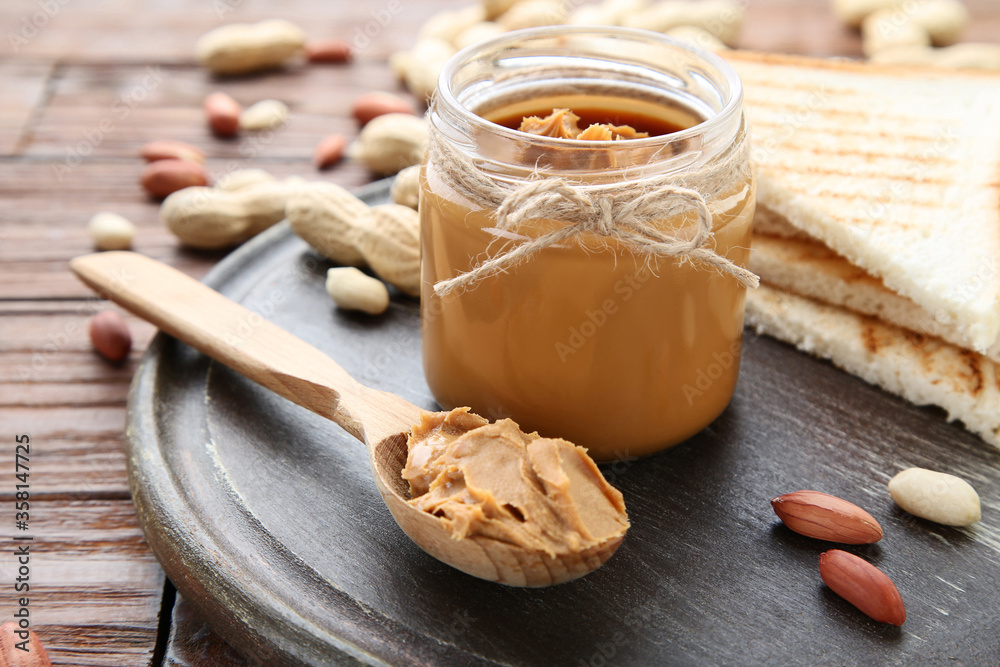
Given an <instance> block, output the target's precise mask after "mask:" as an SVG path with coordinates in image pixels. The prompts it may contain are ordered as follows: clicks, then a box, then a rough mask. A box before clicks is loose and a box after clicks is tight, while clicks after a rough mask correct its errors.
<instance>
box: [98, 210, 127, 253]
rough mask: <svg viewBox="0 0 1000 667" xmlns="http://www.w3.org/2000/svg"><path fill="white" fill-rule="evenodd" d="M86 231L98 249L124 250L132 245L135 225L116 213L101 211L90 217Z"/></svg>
mask: <svg viewBox="0 0 1000 667" xmlns="http://www.w3.org/2000/svg"><path fill="white" fill-rule="evenodd" d="M87 231H88V232H89V234H90V238H91V240H92V241H93V242H94V247H95V248H97V249H98V250H126V249H128V248H131V247H132V239H133V238H134V237H135V225H133V224H132V223H131V222H129V221H128V220H126V219H125V218H123V217H122V216H120V215H118V214H117V213H109V212H107V211H102V212H101V213H97V214H95V215H94V217H92V218H91V219H90V223H89V224H88V225H87Z"/></svg>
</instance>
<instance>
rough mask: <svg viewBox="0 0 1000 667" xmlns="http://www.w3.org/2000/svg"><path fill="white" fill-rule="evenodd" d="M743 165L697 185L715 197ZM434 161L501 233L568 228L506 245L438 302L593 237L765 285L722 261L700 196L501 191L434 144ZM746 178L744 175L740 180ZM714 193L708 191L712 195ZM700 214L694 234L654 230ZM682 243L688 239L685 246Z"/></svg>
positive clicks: (652, 187)
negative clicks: (539, 225) (542, 224)
mask: <svg viewBox="0 0 1000 667" xmlns="http://www.w3.org/2000/svg"><path fill="white" fill-rule="evenodd" d="M738 158H739V156H737V157H736V158H734V157H730V159H729V160H728V163H727V164H724V165H722V166H721V168H719V167H717V168H715V169H714V170H713V171H711V172H707V173H703V174H699V175H698V176H700V178H696V179H694V180H695V181H697V182H698V185H699V186H700V187H699V189H701V190H705V191H714V190H713V189H712V188H713V186H714V188H716V189H718V188H720V187H722V186H724V185H726V184H729V183H731V182H732V181H733V180H734V179H735V177H736V176H737V175H738V174H734V173H733V170H737V169H740V170H742V169H743V168H744V167H743V166H742V165H740V164H737V163H738V161H739V160H738ZM430 160H431V161H432V162H434V165H435V169H436V171H437V172H438V173H439V174H440V175H441V177H442V178H443V179H444V180H445V182H446V183H447V185H448V186H449V187H450V188H451V189H453V190H454V191H456V192H457V193H458V194H460V195H461V196H463V197H464V198H466V199H468V200H469V201H472V202H473V203H475V204H477V205H479V206H482V207H483V208H487V209H490V208H492V209H495V214H494V215H495V218H496V228H497V229H498V230H502V231H505V232H508V233H517V232H518V231H519V230H520V229H522V228H523V227H524V226H525V225H526V224H527V223H529V222H531V221H536V220H554V221H558V222H563V223H565V224H564V225H563V226H562V227H560V228H558V229H556V230H554V231H551V232H548V233H546V234H542V235H540V236H537V237H535V238H532V239H528V240H524V241H521V242H512V243H508V244H507V245H506V246H505V248H503V249H501V250H500V251H499V252H498V253H496V254H494V255H493V256H492V257H488V258H486V259H484V260H483V261H481V262H479V263H478V264H477V265H476V266H474V267H473V268H471V269H470V270H469V271H466V272H464V273H461V274H459V275H457V276H455V277H454V278H451V279H448V280H442V281H439V282H437V283H435V284H434V293H435V294H437V295H438V296H447V295H449V294H452V293H455V292H460V291H464V290H467V289H471V288H473V287H474V286H475V285H476V284H478V283H479V282H481V281H482V280H485V279H486V278H489V277H491V276H495V275H497V274H500V273H505V272H507V271H509V270H510V269H511V268H513V267H515V266H517V265H518V264H520V263H521V262H524V261H526V260H528V259H529V258H530V257H531V256H532V255H534V254H535V253H538V252H540V251H541V250H544V249H545V248H548V247H550V246H553V245H559V244H562V243H565V242H567V241H570V240H572V239H573V238H574V237H577V236H579V235H581V234H592V235H593V236H595V237H597V238H599V239H601V240H603V241H605V242H610V241H617V242H619V243H620V244H622V245H623V246H624V247H626V248H629V249H631V250H632V251H633V252H635V253H636V254H637V255H640V256H644V257H646V259H647V261H650V260H653V259H655V258H659V257H671V258H677V259H680V260H686V261H693V262H696V263H700V264H703V265H706V266H708V267H711V268H712V269H714V270H716V271H718V272H719V273H722V274H724V275H729V276H732V277H733V278H735V279H736V280H737V281H739V283H740V284H741V285H743V286H744V287H757V286H758V284H759V278H758V277H757V276H756V275H755V274H754V273H752V272H751V271H748V270H747V269H745V268H743V267H741V266H739V265H737V264H735V263H734V262H732V261H731V260H729V259H727V258H726V257H723V256H722V255H720V254H718V253H717V252H716V251H715V250H714V249H713V248H711V247H710V243H711V241H712V239H713V233H712V224H713V215H712V212H711V209H710V208H709V204H708V202H707V201H706V200H705V197H704V196H703V195H702V194H701V192H699V191H698V190H695V189H692V188H689V187H684V186H682V185H679V184H677V183H676V182H675V181H674V179H669V178H659V179H651V180H647V181H645V182H644V183H643V184H642V185H639V184H637V183H636V182H629V181H623V182H621V183H617V184H614V185H608V186H594V187H591V188H588V189H587V190H584V189H583V188H580V187H578V186H575V185H574V184H573V183H571V182H569V181H567V180H566V179H563V178H539V177H537V176H536V178H535V179H534V180H529V181H528V182H527V183H524V184H523V185H520V186H518V187H516V188H513V189H511V188H509V187H506V188H505V187H503V186H501V185H500V184H499V183H497V182H496V181H494V180H492V179H490V178H488V177H487V176H486V175H485V174H483V173H482V172H481V171H480V169H478V168H477V167H476V166H475V165H474V164H473V163H472V162H471V161H470V160H468V159H467V158H466V157H465V156H464V155H462V154H461V153H459V152H458V150H457V149H455V148H453V147H451V146H447V145H446V144H445V142H444V141H443V140H441V139H440V138H437V137H435V140H433V141H432V142H431V146H430ZM739 173H742V172H739ZM706 186H708V187H706ZM691 211H694V213H695V214H696V215H697V222H698V224H697V226H695V227H694V233H693V234H692V233H691V229H690V228H687V229H685V230H684V231H685V232H686V234H685V235H678V236H674V235H671V234H668V233H666V232H664V231H662V230H660V229H658V228H657V225H656V223H658V222H662V221H663V220H671V219H674V218H676V217H678V216H681V215H686V214H688V213H690V212H691ZM684 236H690V238H685V237H684Z"/></svg>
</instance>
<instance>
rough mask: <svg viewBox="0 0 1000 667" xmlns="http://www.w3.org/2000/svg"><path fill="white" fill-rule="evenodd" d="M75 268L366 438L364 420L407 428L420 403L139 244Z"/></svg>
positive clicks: (379, 427) (105, 292) (178, 334)
mask: <svg viewBox="0 0 1000 667" xmlns="http://www.w3.org/2000/svg"><path fill="white" fill-rule="evenodd" d="M70 269H71V270H72V271H73V272H74V273H75V274H76V275H77V276H78V277H79V278H80V279H81V280H83V282H85V283H86V284H87V285H89V286H90V287H91V288H93V289H94V290H95V291H97V292H98V293H99V294H100V295H101V296H103V297H106V298H108V299H111V300H112V301H114V302H115V303H117V304H119V305H120V306H122V307H123V308H125V309H126V310H128V311H130V312H132V313H133V314H135V315H138V316H139V317H141V318H142V319H144V320H146V321H148V322H151V323H152V324H155V325H156V326H157V327H159V328H160V329H161V330H163V331H165V332H166V333H168V334H170V335H171V336H173V337H175V338H177V339H179V340H181V341H183V342H185V343H187V344H188V345H190V346H191V347H193V348H195V349H196V350H198V351H200V352H203V353H204V354H206V355H208V356H209V357H211V358H212V359H215V360H216V361H219V362H221V363H223V364H225V365H226V366H229V367H230V368H232V369H234V370H236V371H237V372H239V373H240V374H242V375H244V376H246V377H248V378H250V379H251V380H254V381H255V382H257V383H259V384H261V385H263V386H264V387H267V388H268V389H270V390H272V391H274V392H275V393H277V394H279V395H281V396H283V397H285V398H287V399H288V400H290V401H292V402H294V403H296V404H298V405H301V406H302V407H304V408H307V409H309V410H312V411H313V412H315V413H317V414H319V415H322V416H323V417H326V418H328V419H332V420H333V421H335V422H336V423H337V424H339V425H340V426H341V427H343V428H344V430H346V431H347V432H348V433H350V434H351V435H353V436H354V437H356V438H358V439H359V440H361V441H362V442H364V441H365V436H366V435H367V436H368V437H369V438H372V436H373V434H372V433H367V434H366V427H368V426H372V427H374V430H376V431H378V432H379V433H378V435H379V436H380V437H381V435H382V432H383V431H386V430H389V431H392V430H396V431H397V432H402V431H408V430H409V428H410V426H412V425H413V424H414V423H416V421H417V419H419V413H420V409H419V408H417V407H416V406H414V405H412V404H410V403H408V402H407V401H404V400H403V399H401V398H399V397H397V396H393V395H392V394H387V393H385V392H380V391H375V390H373V389H369V388H368V387H365V386H364V385H362V384H361V383H359V382H357V381H356V380H355V379H354V378H352V377H351V376H350V375H349V374H348V373H347V371H345V370H344V369H343V368H341V367H340V366H339V365H337V363H336V362H334V361H333V360H332V359H330V357H328V356H326V354H324V353H323V352H321V351H319V350H317V349H316V348H315V347H313V346H312V345H309V344H308V343H306V342H305V341H303V340H301V339H299V338H296V337H295V336H293V335H292V334H290V333H288V332H287V331H285V330H284V329H282V328H280V327H278V326H276V325H274V324H272V323H271V322H268V321H267V320H266V319H264V317H263V316H261V315H259V314H257V313H254V312H252V311H250V310H248V309H246V308H244V307H243V306H241V305H239V304H237V303H235V302H233V301H230V300H229V299H227V298H226V297H224V296H222V295H221V294H219V293H218V292H216V291H215V290H213V289H211V288H210V287H207V286H206V285H203V284H202V283H200V282H198V281H196V280H194V279H193V278H191V277H189V276H187V275H185V274H183V273H181V272H180V271H178V270H176V269H174V268H172V267H169V266H167V265H166V264H163V263H161V262H158V261H156V260H154V259H150V258H149V257H146V256H144V255H140V254H137V253H134V252H125V251H118V252H102V253H96V254H93V255H86V256H84V257H77V258H76V259H74V260H72V261H71V262H70Z"/></svg>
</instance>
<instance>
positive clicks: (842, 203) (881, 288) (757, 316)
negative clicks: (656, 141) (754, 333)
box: [726, 52, 1000, 446]
mask: <svg viewBox="0 0 1000 667" xmlns="http://www.w3.org/2000/svg"><path fill="white" fill-rule="evenodd" d="M726 58H727V59H728V60H729V61H730V63H731V64H732V65H733V66H734V67H735V68H736V70H737V72H738V73H739V75H740V78H741V79H742V80H743V84H744V94H745V102H746V106H747V109H748V113H749V117H750V121H751V127H752V136H753V145H754V149H753V151H754V152H753V161H754V167H755V170H756V174H757V179H758V180H757V187H758V191H757V201H758V212H757V217H756V219H755V229H754V233H755V237H754V241H753V250H752V252H751V259H750V267H749V268H750V269H751V270H753V271H754V272H756V273H757V274H758V275H759V276H760V277H761V281H762V285H761V287H760V288H759V289H757V290H753V291H751V293H750V294H749V295H748V301H747V322H748V324H750V325H751V326H753V327H756V328H757V330H758V331H760V332H762V333H766V334H769V335H772V336H774V337H776V338H779V339H781V340H784V341H787V342H789V343H792V344H794V345H796V346H798V347H799V348H801V349H803V350H806V351H808V352H811V353H813V354H816V355H818V356H821V357H824V358H828V359H830V360H831V361H832V362H833V363H834V364H836V365H837V366H840V367H841V368H843V369H845V370H846V371H848V372H850V373H853V374H855V375H858V376H859V377H861V378H863V379H865V380H866V381H868V382H871V383H873V384H876V385H879V386H881V387H883V388H885V389H886V390H888V391H891V392H893V393H895V394H898V395H900V396H902V397H904V398H906V399H907V400H910V401H912V402H914V403H916V404H918V405H925V404H933V405H937V406H940V407H942V408H944V409H945V410H946V411H947V412H948V415H949V418H951V419H958V420H961V421H962V422H963V423H964V424H965V426H966V427H967V428H969V429H970V430H971V431H973V432H975V433H977V434H978V435H979V436H981V437H982V438H983V439H984V440H986V441H987V442H989V443H991V444H993V445H995V446H1000V76H998V75H996V74H989V73H984V72H980V73H977V72H973V71H955V70H931V69H910V68H895V67H877V66H872V65H866V64H862V63H852V62H848V61H834V60H817V59H809V58H797V57H784V56H775V55H763V54H748V53H737V52H731V53H730V54H727V55H726Z"/></svg>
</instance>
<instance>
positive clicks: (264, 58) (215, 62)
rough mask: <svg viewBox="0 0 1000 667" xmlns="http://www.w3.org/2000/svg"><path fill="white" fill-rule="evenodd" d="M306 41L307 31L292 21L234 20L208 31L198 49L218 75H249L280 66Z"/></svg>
mask: <svg viewBox="0 0 1000 667" xmlns="http://www.w3.org/2000/svg"><path fill="white" fill-rule="evenodd" d="M305 43H306V34H305V33H304V32H302V30H301V29H299V27H298V26H296V25H295V24H293V23H290V22H289V21H284V20H272V21H261V22H260V23H233V24H231V25H225V26H222V27H221V28H216V29H215V30H212V31H211V32H209V33H207V34H205V35H204V36H203V37H202V38H201V39H199V40H198V44H197V45H196V46H195V52H196V54H197V56H198V60H199V61H200V62H201V64H202V65H204V66H205V67H207V68H209V69H210V70H212V71H213V72H215V73H216V74H246V73H248V72H255V71H258V70H262V69H270V68H274V67H279V66H280V65H282V64H283V63H284V62H285V61H286V60H288V59H289V58H290V57H292V56H293V55H295V54H296V53H298V52H299V51H300V50H301V49H302V47H303V45H304V44H305Z"/></svg>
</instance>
